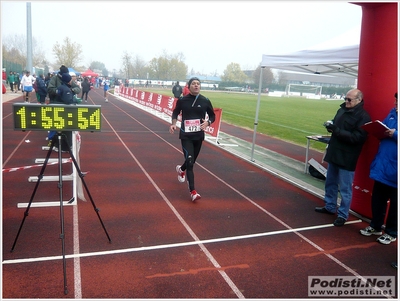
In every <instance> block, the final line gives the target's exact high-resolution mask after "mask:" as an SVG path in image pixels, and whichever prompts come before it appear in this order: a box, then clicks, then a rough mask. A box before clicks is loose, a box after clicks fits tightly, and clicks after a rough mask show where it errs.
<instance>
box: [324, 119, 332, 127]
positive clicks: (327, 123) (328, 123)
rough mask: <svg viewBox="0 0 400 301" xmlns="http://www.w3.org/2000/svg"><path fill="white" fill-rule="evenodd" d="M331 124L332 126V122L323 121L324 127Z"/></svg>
mask: <svg viewBox="0 0 400 301" xmlns="http://www.w3.org/2000/svg"><path fill="white" fill-rule="evenodd" d="M332 124H333V122H332V120H328V121H325V122H324V127H327V126H329V125H332Z"/></svg>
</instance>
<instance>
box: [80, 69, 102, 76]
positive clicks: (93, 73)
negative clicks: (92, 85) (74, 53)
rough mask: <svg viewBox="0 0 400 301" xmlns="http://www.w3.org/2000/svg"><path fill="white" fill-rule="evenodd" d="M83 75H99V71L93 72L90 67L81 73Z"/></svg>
mask: <svg viewBox="0 0 400 301" xmlns="http://www.w3.org/2000/svg"><path fill="white" fill-rule="evenodd" d="M81 75H82V76H94V77H96V76H99V75H98V74H97V73H95V72H93V71H92V70H90V69H88V70H86V71H85V72H82V73H81Z"/></svg>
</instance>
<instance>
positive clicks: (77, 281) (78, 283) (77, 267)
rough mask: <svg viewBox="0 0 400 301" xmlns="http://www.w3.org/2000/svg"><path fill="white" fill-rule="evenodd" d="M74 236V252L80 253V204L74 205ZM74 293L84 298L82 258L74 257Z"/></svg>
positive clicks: (78, 297)
mask: <svg viewBox="0 0 400 301" xmlns="http://www.w3.org/2000/svg"><path fill="white" fill-rule="evenodd" d="M73 208H74V209H73V225H74V226H73V236H74V254H75V255H76V254H79V251H80V248H79V219H78V206H73ZM74 293H75V299H82V279H81V259H80V257H75V258H74Z"/></svg>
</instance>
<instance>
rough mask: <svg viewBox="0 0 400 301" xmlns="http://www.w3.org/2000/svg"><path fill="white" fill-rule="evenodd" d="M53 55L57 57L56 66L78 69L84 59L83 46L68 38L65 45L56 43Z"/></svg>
mask: <svg viewBox="0 0 400 301" xmlns="http://www.w3.org/2000/svg"><path fill="white" fill-rule="evenodd" d="M53 54H54V56H55V57H56V64H58V65H65V66H67V67H72V68H76V67H77V66H78V64H79V62H80V61H81V59H82V46H81V45H80V44H77V43H74V42H72V41H71V39H70V38H69V37H66V38H65V39H64V44H63V45H60V44H59V43H58V42H56V44H55V45H54V46H53Z"/></svg>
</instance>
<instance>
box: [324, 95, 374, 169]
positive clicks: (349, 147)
mask: <svg viewBox="0 0 400 301" xmlns="http://www.w3.org/2000/svg"><path fill="white" fill-rule="evenodd" d="M332 121H333V124H334V125H335V128H334V130H333V132H332V136H331V139H330V141H329V144H328V148H327V151H326V155H325V158H324V160H325V161H326V162H328V163H332V164H335V165H337V166H339V168H342V169H345V170H348V171H354V170H355V169H356V165H357V160H358V157H359V156H360V153H361V150H362V147H363V144H364V142H365V140H366V139H367V136H368V133H367V132H366V131H365V130H364V129H362V128H361V126H362V125H363V124H365V123H367V122H369V121H371V117H370V116H369V114H368V112H367V111H365V109H364V101H361V102H360V103H359V104H357V105H356V106H354V107H353V108H350V109H347V108H346V103H342V104H341V105H340V109H339V110H338V111H337V113H336V115H335V118H334V119H333V120H332Z"/></svg>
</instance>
